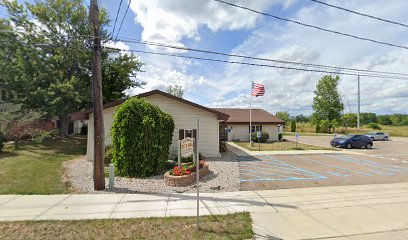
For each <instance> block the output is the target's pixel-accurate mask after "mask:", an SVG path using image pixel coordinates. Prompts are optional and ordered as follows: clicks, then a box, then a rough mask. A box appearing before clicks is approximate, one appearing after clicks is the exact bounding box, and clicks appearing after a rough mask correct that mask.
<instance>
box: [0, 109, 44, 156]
mask: <svg viewBox="0 0 408 240" xmlns="http://www.w3.org/2000/svg"><path fill="white" fill-rule="evenodd" d="M0 112H2V114H1V115H0V138H2V139H3V138H4V140H9V141H14V148H15V149H17V148H18V146H19V141H20V140H22V139H23V138H27V137H30V138H32V137H37V136H38V135H40V134H42V132H43V131H42V130H40V129H39V128H37V127H36V126H35V125H33V124H32V123H33V122H34V121H35V120H38V119H40V117H41V114H40V113H38V112H35V111H32V110H31V111H30V110H26V109H24V108H22V107H21V104H14V103H11V102H6V103H2V104H0Z"/></svg>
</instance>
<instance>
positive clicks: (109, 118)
mask: <svg viewBox="0 0 408 240" xmlns="http://www.w3.org/2000/svg"><path fill="white" fill-rule="evenodd" d="M115 109H116V107H113V108H108V109H104V110H103V121H104V129H105V146H106V145H110V144H112V138H111V135H110V129H111V128H112V123H113V114H114V113H115ZM93 126H94V122H93V114H92V113H91V114H89V120H88V146H87V153H86V155H87V158H88V160H92V159H93V153H94V142H93V135H94V127H93Z"/></svg>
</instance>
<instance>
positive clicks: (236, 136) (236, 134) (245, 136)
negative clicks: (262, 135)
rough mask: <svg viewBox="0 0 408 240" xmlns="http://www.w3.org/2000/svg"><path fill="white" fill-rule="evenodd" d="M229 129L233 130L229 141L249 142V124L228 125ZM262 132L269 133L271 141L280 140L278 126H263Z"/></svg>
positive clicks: (229, 134) (229, 135)
mask: <svg viewBox="0 0 408 240" xmlns="http://www.w3.org/2000/svg"><path fill="white" fill-rule="evenodd" d="M228 128H232V130H231V132H229V133H228V141H232V140H239V141H245V142H247V141H249V132H248V130H249V124H228ZM262 131H265V132H267V133H269V140H270V141H275V140H278V134H279V132H278V125H276V124H262Z"/></svg>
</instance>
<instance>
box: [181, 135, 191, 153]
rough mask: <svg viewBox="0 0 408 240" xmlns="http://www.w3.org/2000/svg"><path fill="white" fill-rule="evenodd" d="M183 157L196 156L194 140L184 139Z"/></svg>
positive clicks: (182, 146) (182, 142) (182, 144)
mask: <svg viewBox="0 0 408 240" xmlns="http://www.w3.org/2000/svg"><path fill="white" fill-rule="evenodd" d="M180 149H181V157H190V156H192V155H193V154H194V138H184V139H183V140H181V142H180Z"/></svg>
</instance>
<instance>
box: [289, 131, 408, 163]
mask: <svg viewBox="0 0 408 240" xmlns="http://www.w3.org/2000/svg"><path fill="white" fill-rule="evenodd" d="M285 138H286V139H288V140H291V141H295V140H296V138H295V137H294V136H285ZM332 138H333V136H302V135H300V137H299V142H302V143H306V144H311V145H316V146H322V147H331V146H330V140H331V139H332ZM342 151H344V152H352V153H356V154H367V155H370V156H372V157H379V158H383V159H384V160H389V161H401V162H404V161H405V163H408V138H406V137H405V138H404V137H392V136H391V138H390V140H389V141H374V145H373V148H372V149H364V148H361V149H342Z"/></svg>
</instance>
